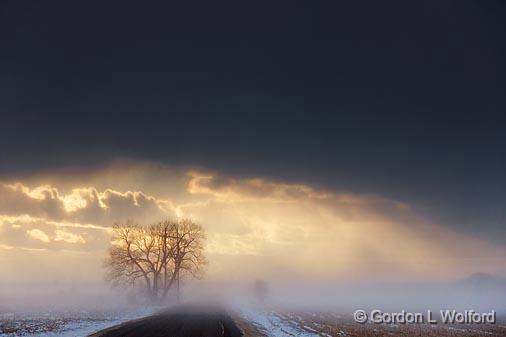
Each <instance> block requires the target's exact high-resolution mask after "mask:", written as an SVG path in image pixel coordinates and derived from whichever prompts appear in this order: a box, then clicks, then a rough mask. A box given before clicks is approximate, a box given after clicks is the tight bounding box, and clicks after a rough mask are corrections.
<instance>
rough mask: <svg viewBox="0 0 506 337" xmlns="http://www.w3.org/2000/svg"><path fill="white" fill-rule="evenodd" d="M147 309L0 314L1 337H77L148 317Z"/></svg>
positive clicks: (148, 310)
mask: <svg viewBox="0 0 506 337" xmlns="http://www.w3.org/2000/svg"><path fill="white" fill-rule="evenodd" d="M151 312H152V309H150V308H142V309H129V310H110V311H104V310H70V311H48V312H44V313H42V312H33V313H17V312H0V336H1V337H19V336H25V337H30V336H37V337H56V336H58V337H79V336H87V335H88V334H90V333H92V332H94V331H97V330H101V329H104V328H106V327H109V326H113V325H116V324H120V323H122V322H125V321H128V320H131V319H134V318H137V317H141V316H145V315H148V314H150V313H151Z"/></svg>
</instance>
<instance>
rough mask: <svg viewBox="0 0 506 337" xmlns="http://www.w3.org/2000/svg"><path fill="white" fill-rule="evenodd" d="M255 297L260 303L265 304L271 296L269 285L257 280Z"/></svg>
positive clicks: (254, 287)
mask: <svg viewBox="0 0 506 337" xmlns="http://www.w3.org/2000/svg"><path fill="white" fill-rule="evenodd" d="M252 290H253V296H255V299H256V300H257V301H258V302H259V303H263V302H265V300H266V299H267V296H268V295H269V285H268V284H267V282H265V281H264V280H256V281H255V282H254V283H253V289H252Z"/></svg>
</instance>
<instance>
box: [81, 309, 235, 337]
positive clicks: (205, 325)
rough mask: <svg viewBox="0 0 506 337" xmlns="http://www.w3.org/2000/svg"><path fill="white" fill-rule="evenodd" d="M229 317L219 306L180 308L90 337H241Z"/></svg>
mask: <svg viewBox="0 0 506 337" xmlns="http://www.w3.org/2000/svg"><path fill="white" fill-rule="evenodd" d="M241 336H243V333H242V331H241V329H239V328H238V326H237V325H236V324H235V322H234V321H233V320H232V319H231V318H230V316H229V315H228V314H227V313H226V312H225V311H223V310H221V309H217V308H203V307H179V308H176V309H171V310H168V311H165V312H162V313H159V314H156V315H153V316H149V317H146V318H142V319H138V320H135V321H130V322H127V323H124V324H121V325H119V326H115V327H112V328H109V329H106V330H103V331H100V332H97V333H94V334H92V335H90V336H89V337H241Z"/></svg>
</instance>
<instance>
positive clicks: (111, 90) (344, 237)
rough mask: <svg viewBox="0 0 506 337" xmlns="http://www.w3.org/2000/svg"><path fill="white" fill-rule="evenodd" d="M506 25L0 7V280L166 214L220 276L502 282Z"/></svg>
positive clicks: (86, 266) (71, 259) (308, 6)
mask: <svg viewBox="0 0 506 337" xmlns="http://www.w3.org/2000/svg"><path fill="white" fill-rule="evenodd" d="M505 9H506V6H505V4H504V3H503V2H501V1H488V2H478V1H468V0H465V1H459V2H455V1H447V0H443V1H423V2H418V3H412V2H406V1H388V2H376V1H367V2H365V3H357V2H353V3H334V4H323V3H314V2H300V3H299V2H290V3H282V2H280V3H269V4H261V3H249V4H246V3H234V4H218V3H210V2H208V3H203V4H199V5H198V6H196V5H194V4H191V5H190V4H173V3H160V4H142V5H141V4H139V3H138V2H131V1H121V2H114V1H112V2H107V3H103V2H93V1H87V2H81V3H76V2H69V1H52V2H44V3H41V2H35V1H34V2H30V1H28V2H19V1H4V2H2V4H1V5H0V43H1V50H2V52H1V53H0V116H1V120H0V183H1V184H0V260H3V263H4V265H7V266H8V267H7V268H11V270H12V273H8V274H7V273H6V275H8V276H7V277H6V276H3V279H4V281H8V282H17V281H19V282H24V281H27V280H33V278H35V277H36V275H39V277H41V278H42V279H46V280H47V281H51V280H52V277H53V276H54V275H56V273H48V272H47V270H55V271H57V270H60V269H59V268H62V267H61V262H62V261H67V262H68V263H79V265H80V266H82V267H81V269H80V272H79V273H80V274H73V275H69V276H68V277H81V278H89V279H90V280H97V279H99V277H100V275H99V274H100V270H98V271H97V268H96V266H97V264H98V262H97V261H99V260H100V258H101V256H102V255H103V254H104V252H105V249H106V247H107V243H108V231H109V229H108V228H109V227H110V226H111V225H112V223H113V222H114V221H123V220H124V219H126V218H133V219H136V220H138V221H141V222H148V221H153V220H156V219H158V218H160V217H177V216H189V217H192V218H194V219H196V220H198V221H199V222H201V223H202V224H203V225H204V226H205V228H206V231H207V232H208V245H207V249H208V253H209V254H210V255H212V256H213V259H211V263H212V265H213V268H210V273H211V275H213V277H216V278H217V279H219V278H226V277H227V275H229V274H228V273H229V271H230V270H234V268H237V265H238V263H239V262H238V261H251V264H252V265H253V266H255V267H254V268H251V273H252V274H265V273H268V274H272V275H274V274H275V273H274V271H279V270H283V273H284V274H285V275H294V276H297V277H302V278H304V277H309V278H311V277H313V276H314V277H320V278H327V279H332V280H334V279H336V280H343V279H345V280H352V279H357V278H360V277H364V276H367V275H369V276H370V275H371V274H374V277H375V278H377V279H378V280H381V279H383V278H384V279H389V275H390V276H391V275H393V274H395V275H400V276H399V277H400V278H401V279H406V280H412V279H420V278H428V279H450V278H459V277H465V276H466V275H469V274H471V273H473V272H476V271H482V272H487V273H496V274H504V272H505V270H504V268H505V260H506V254H505V245H504V242H505V239H506V226H505V213H504V212H505V207H504V205H505V202H506V196H505V191H506V175H505V172H506V170H505V168H506V152H505V151H506V150H505V149H506V132H504V130H505V129H506V128H505V127H506V114H505V112H506V101H505V95H504V93H505V92H506V90H505V89H506V76H505V75H506V73H505V72H506V67H505V61H504V60H505V59H506V46H505V44H504V41H505V38H506V36H505V34H506V29H505V28H506V27H505V25H506V23H505V21H504V14H505ZM308 242H315V243H316V244H314V245H309V244H308ZM309 246H311V247H316V248H314V249H313V248H312V249H309ZM101 254H102V255H101ZM399 254H400V255H399ZM13 255H15V256H16V259H18V260H12V259H11V257H12V256H13ZM237 256H240V257H241V258H240V259H238V258H237ZM322 256H325V258H322ZM34 258H36V259H37V260H34ZM266 259H267V260H268V261H269V262H268V263H265V261H266ZM8 261H11V262H8ZM12 261H14V262H12ZM21 261H25V262H26V263H31V265H33V266H34V268H28V269H26V268H23V269H22V270H20V268H19V265H20V264H21ZM34 261H37V263H35V262H34ZM315 261H321V263H315ZM242 263H244V262H242ZM414 263H416V267H414V266H413V264H414ZM37 268H43V270H42V271H40V270H39V269H37ZM48 268H49V269H48ZM51 268H54V269H51ZM307 268H309V269H307ZM92 270H93V271H94V272H90V271H92ZM343 275H345V276H343ZM248 276H249V275H248ZM251 276H253V275H251ZM273 277H274V276H273Z"/></svg>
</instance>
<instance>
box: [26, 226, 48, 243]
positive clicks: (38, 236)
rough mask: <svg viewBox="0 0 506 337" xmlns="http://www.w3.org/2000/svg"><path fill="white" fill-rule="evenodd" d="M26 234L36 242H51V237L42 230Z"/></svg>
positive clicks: (32, 230) (30, 230) (29, 231)
mask: <svg viewBox="0 0 506 337" xmlns="http://www.w3.org/2000/svg"><path fill="white" fill-rule="evenodd" d="M26 233H27V234H28V236H30V237H31V238H33V239H35V240H39V241H42V242H45V243H48V242H49V241H50V240H49V236H47V234H46V233H44V231H41V230H40V229H37V228H34V229H29V230H27V231H26Z"/></svg>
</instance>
